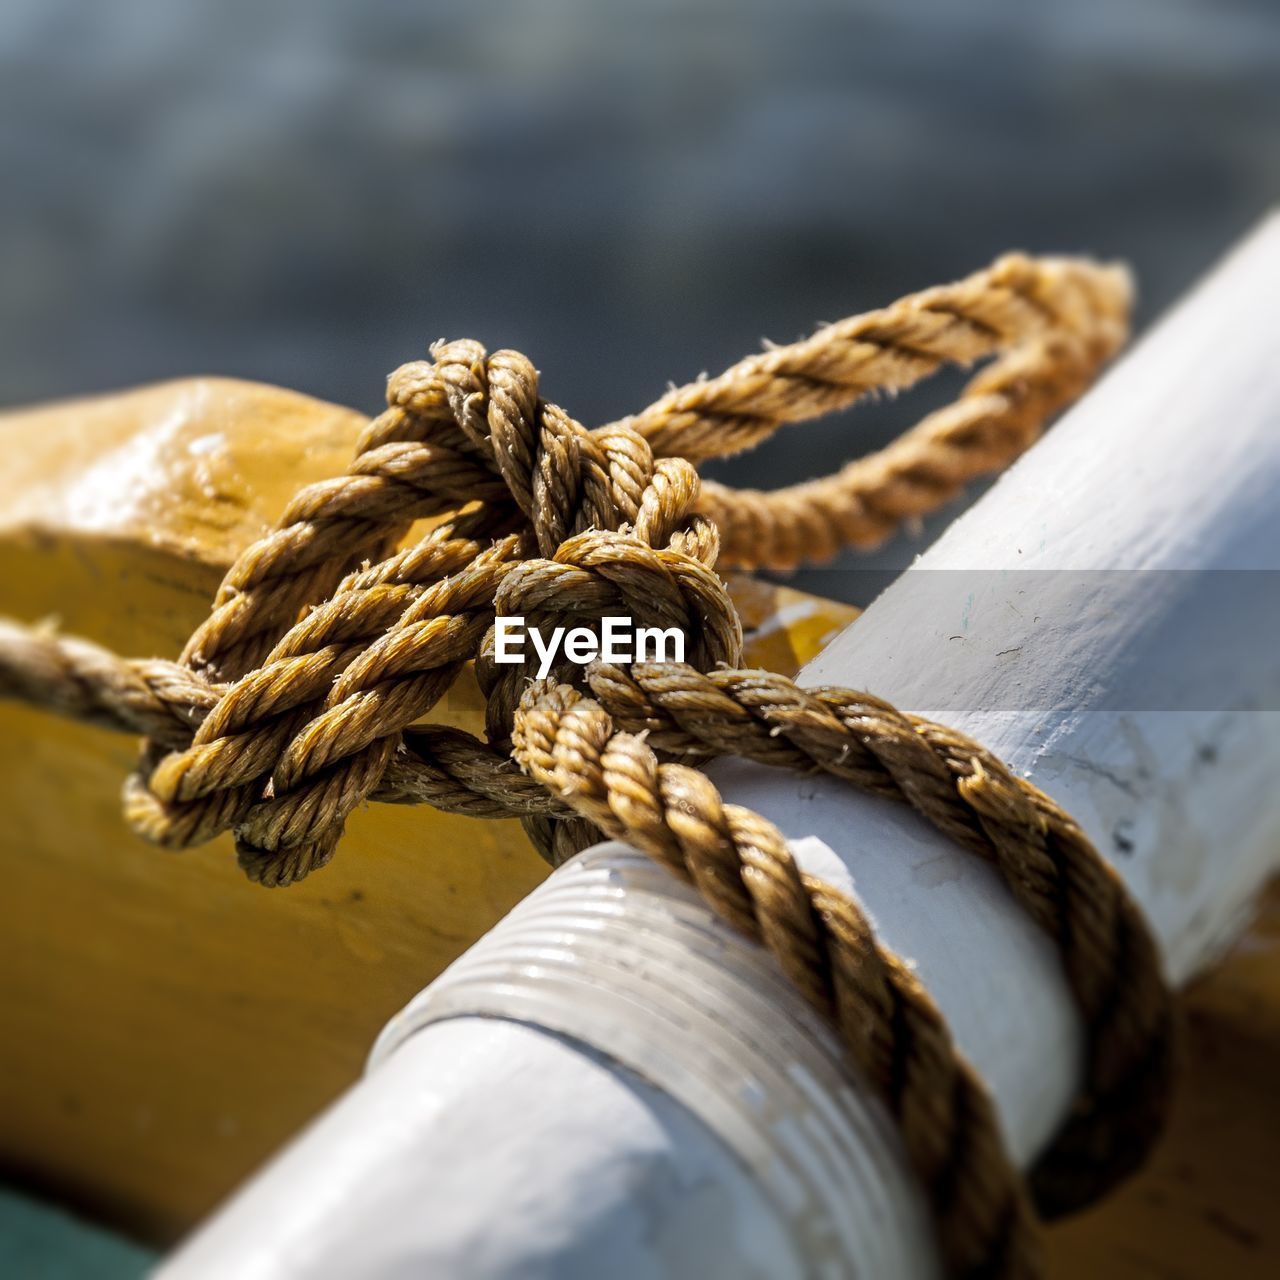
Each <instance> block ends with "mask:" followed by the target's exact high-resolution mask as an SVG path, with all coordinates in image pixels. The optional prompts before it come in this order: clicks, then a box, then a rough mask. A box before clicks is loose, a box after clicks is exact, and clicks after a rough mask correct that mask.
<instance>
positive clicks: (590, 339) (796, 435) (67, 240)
mask: <svg viewBox="0 0 1280 1280" xmlns="http://www.w3.org/2000/svg"><path fill="white" fill-rule="evenodd" d="M1278 123H1280V6H1278V5H1277V4H1275V3H1274V0H1073V3H1069V4H1064V3H1056V4H1042V3H1029V2H1028V0H968V2H967V3H956V0H876V2H874V3H865V2H864V3H852V2H849V0H845V2H840V0H686V2H685V3H677V2H676V0H665V2H664V0H647V2H640V0H635V2H632V0H594V2H593V0H509V2H507V3H485V2H483V0H469V2H467V3H460V2H456V0H453V2H450V3H436V4H432V3H400V2H398V0H362V2H361V3H358V4H357V3H347V2H344V0H284V2H277V3H271V4H264V3H261V0H187V2H185V3H175V2H174V0H117V2H116V3H111V4H104V3H102V2H101V0H5V4H4V5H3V8H0V175H2V178H0V281H2V282H3V287H2V288H0V403H7V404H15V403H21V402H27V401H34V400H40V399H45V398H50V397H59V396H65V395H69V394H73V393H80V392H90V391H97V390H102V389H107V388H113V387H122V386H128V385H131V384H135V383H138V382H142V381H147V380H151V379H158V378H165V377H170V376H173V375H178V374H187V373H202V372H210V373H222V374H233V375H239V376H244V377H249V378H259V379H264V380H267V381H271V382H277V383H281V384H283V385H286V386H291V387H296V388H299V389H301V390H305V391H308V392H312V393H315V394H317V395H320V396H324V397H328V398H331V399H334V400H338V401H342V402H344V403H348V404H353V405H356V406H359V407H361V408H363V409H365V410H367V411H369V412H375V411H376V410H377V409H378V407H379V401H380V397H381V389H382V384H383V380H384V378H385V375H386V374H387V372H388V371H389V370H390V369H391V368H393V367H394V366H395V365H396V364H398V363H399V362H400V361H402V360H404V359H406V358H410V357H412V356H415V355H418V354H421V353H422V352H423V351H424V348H425V346H426V344H427V342H429V341H430V340H432V339H434V338H437V337H441V336H450V337H460V336H464V335H466V336H475V337H478V338H480V339H481V340H482V341H484V342H485V343H486V344H488V345H489V346H490V347H491V348H492V347H497V346H502V345H512V346H516V347H519V348H521V349H522V350H525V351H526V352H527V353H529V354H530V355H531V356H532V357H533V358H534V360H535V361H536V362H537V364H538V365H539V367H540V368H541V370H542V372H543V377H544V381H543V386H544V390H545V392H546V394H547V395H548V396H550V397H551V398H553V399H556V400H558V401H559V402H560V403H562V404H564V405H565V406H566V407H567V408H568V409H569V410H570V411H571V412H573V413H574V414H575V415H577V416H578V417H579V418H581V419H582V420H583V421H585V422H587V423H588V424H594V423H598V422H601V421H604V420H607V419H609V418H612V417H615V416H618V415H620V414H623V413H625V412H628V411H629V410H632V409H635V408H638V407H640V406H642V405H643V404H645V403H647V402H648V401H649V400H650V399H652V398H653V397H654V396H655V395H657V394H659V393H660V392H661V391H662V390H663V388H664V386H665V385H666V383H667V381H668V380H676V381H683V380H685V379H687V378H690V377H692V376H694V375H696V374H697V373H698V372H699V371H701V370H704V369H705V370H709V371H713V372H714V371H718V370H719V369H720V368H722V367H723V366H724V365H726V364H728V363H730V362H731V361H733V360H734V359H736V358H738V357H739V356H741V355H742V354H744V353H746V352H747V351H750V350H753V349H755V348H756V347H757V346H758V344H759V341H760V339H761V338H762V337H763V336H768V337H770V338H773V339H776V340H779V341H782V340H789V339H791V338H794V337H798V336H800V335H801V334H803V333H805V332H807V331H808V330H809V329H810V328H811V327H812V326H813V324H814V323H815V322H817V321H819V320H824V319H835V318H837V317H838V316H840V315H843V314H846V313H849V312H851V311H856V310H860V309H864V308H866V307H870V306H874V305H878V304H881V303H884V302H888V301H890V300H891V299H892V298H893V297H895V296H896V295H898V294H899V293H901V292H904V291H906V290H909V289H913V288H916V287H919V286H922V285H925V284H929V283H934V282H937V281H940V280H945V279H948V278H952V277H954V276H956V275H959V274H963V273H964V272H966V271H968V270H970V269H973V268H975V267H978V266H980V265H982V264H983V263H984V262H985V261H987V260H988V259H989V258H991V257H992V256H993V255H995V254H997V253H999V252H1001V251H1003V250H1005V249H1008V248H1011V247H1022V248H1027V249H1031V250H1040V251H1089V252H1094V253H1097V254H1100V255H1103V256H1108V257H1111V256H1114V257H1122V258H1126V259H1128V260H1129V261H1130V262H1132V264H1133V265H1134V267H1135V268H1136V270H1137V272H1138V276H1139V280H1140V283H1141V289H1142V301H1141V310H1140V318H1141V319H1142V320H1144V321H1145V320H1147V319H1149V318H1150V317H1151V316H1152V315H1153V314H1154V313H1156V312H1157V311H1159V310H1160V309H1161V308H1162V307H1163V306H1165V305H1166V304H1167V303H1168V302H1169V301H1170V300H1171V299H1172V298H1173V297H1175V296H1176V295H1177V294H1178V293H1179V292H1180V291H1181V290H1183V289H1184V288H1185V287H1186V286H1187V284H1188V283H1189V282H1190V281H1191V280H1192V279H1193V278H1194V277H1195V276H1196V275H1197V274H1198V273H1199V272H1200V271H1202V270H1203V269H1204V268H1205V267H1206V266H1207V265H1208V264H1209V263H1210V262H1211V261H1212V260H1213V259H1214V258H1215V256H1217V255H1218V254H1219V253H1220V252H1221V251H1222V250H1223V249H1224V248H1225V247H1226V246H1227V245H1228V244H1229V243H1230V242H1231V241H1232V240H1233V239H1235V238H1236V237H1238V236H1239V235H1240V234H1241V233H1242V232H1243V231H1244V230H1245V229H1246V228H1247V227H1248V225H1249V224H1250V223H1251V222H1253V221H1254V220H1256V219H1257V218H1258V217H1259V216H1260V214H1261V213H1262V212H1263V211H1264V210H1265V208H1266V207H1267V205H1268V204H1269V203H1270V202H1272V201H1274V200H1275V199H1276V197H1277V194H1278V193H1280V130H1278V129H1277V124H1278ZM949 385H952V386H954V383H952V384H949ZM944 390H945V387H939V388H937V389H935V390H934V391H933V393H932V396H931V395H930V393H928V392H926V393H925V394H924V395H915V396H912V397H906V398H903V399H901V400H900V401H898V402H896V403H894V404H892V405H881V406H876V407H874V408H865V407H860V408H858V409H855V410H854V411H852V413H851V414H849V415H845V416H844V417H843V418H842V419H841V420H838V421H836V422H834V423H831V424H825V425H823V426H820V427H816V428H809V427H804V428H798V429H794V430H792V431H790V432H787V433H786V434H785V436H784V438H783V439H782V440H781V441H778V442H776V443H775V444H774V445H773V446H772V447H769V446H766V447H765V448H764V449H762V450H761V451H759V452H758V453H756V454H754V455H750V456H748V457H746V458H744V459H740V460H736V461H734V462H732V463H729V464H726V465H721V466H720V467H719V468H718V469H717V471H716V473H717V474H719V475H721V476H722V477H726V476H727V477H728V478H731V479H733V480H736V481H738V482H743V483H755V484H762V485H774V484H777V483H781V482H783V481H786V480H795V479H801V478H804V477H806V476H809V475H812V474H815V473H818V472H821V471H825V470H829V469H831V468H832V467H833V466H835V465H837V464H838V463H839V462H840V461H842V460H843V459H844V458H846V457H848V456H851V455H852V454H853V453H855V452H858V451H861V450H863V449H865V448H867V447H870V446H872V445H874V444H876V443H880V442H883V441H884V440H885V439H887V438H888V437H889V436H890V435H892V434H893V432H894V431H896V430H897V429H899V428H901V427H902V426H905V425H907V424H908V423H909V422H910V421H912V420H913V419H914V418H915V417H916V416H917V415H918V414H919V413H920V412H921V411H923V409H925V408H927V407H929V405H930V404H931V403H933V402H935V401H936V400H937V399H938V398H939V397H940V396H941V395H942V394H943V393H944ZM936 524H937V521H935V522H934V526H935V527H936ZM920 545H921V542H920V535H916V536H914V537H911V536H908V537H905V538H899V539H897V540H896V541H895V542H894V543H893V544H892V545H891V546H890V547H889V548H887V549H886V550H885V551H883V552H882V553H881V554H880V555H878V556H876V557H872V558H871V559H869V560H868V559H857V558H853V557H850V558H846V559H845V560H842V561H841V562H840V565H839V566H838V567H837V569H836V571H834V572H832V571H826V572H824V573H820V574H817V575H814V574H809V575H802V577H801V581H802V582H806V583H808V584H809V585H811V586H814V587H816V588H819V589H823V590H827V591H829V592H831V593H833V594H839V595H843V596H845V597H846V598H854V597H859V596H865V595H866V594H868V593H869V591H870V589H871V584H870V583H869V582H862V581H861V580H859V581H858V582H857V583H855V582H854V581H853V580H852V579H847V578H845V577H844V575H845V574H846V573H848V572H849V571H850V569H851V567H853V566H856V565H867V564H869V565H873V566H882V567H883V566H888V565H891V564H901V563H903V562H905V560H906V559H908V558H909V557H910V555H912V554H913V553H914V552H915V551H916V550H918V549H919V547H920Z"/></svg>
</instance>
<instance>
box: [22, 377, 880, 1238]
mask: <svg viewBox="0 0 1280 1280" xmlns="http://www.w3.org/2000/svg"><path fill="white" fill-rule="evenodd" d="M363 421H364V420H363V418H362V417H361V416H360V415H358V414H356V413H354V412H353V411H351V410H348V409H342V408H338V407H335V406H333V405H328V404H322V403H320V402H318V401H315V400H312V399H309V398H308V397H305V396H301V395H298V394H295V393H293V392H289V391H283V390H280V389H278V388H274V387H265V386H257V385H252V384H248V383H242V382H233V381H227V380H217V379H199V380H187V381H181V382H173V383H167V384H164V385H161V386H157V387H149V388H145V389H142V390H139V391H133V392H127V393H122V394H118V395H112V396H105V397H101V398H97V399H92V400H83V401H76V402H70V403H66V404H59V405H53V406H49V407H43V408H39V409H33V410H29V411H21V412H16V413H10V414H7V415H0V431H2V432H3V433H4V438H5V441H6V444H7V446H8V447H7V449H6V456H7V457H8V458H9V459H10V461H9V463H8V466H7V470H6V471H5V472H4V473H0V584H2V585H0V613H5V614H9V615H11V616H16V617H18V618H22V619H26V620H32V621H34V620H36V619H40V618H45V617H52V618H55V619H56V620H57V622H58V624H59V626H60V627H61V628H63V629H64V630H66V631H68V632H72V633H75V634H79V635H83V636H86V637H88V638H90V639H93V640H96V641H99V642H100V643H102V644H105V645H108V646H110V647H111V648H113V649H115V650H117V651H118V652H120V653H124V654H129V655H136V656H153V655H157V656H173V655H176V654H177V653H178V652H179V651H180V649H181V647H182V645H183V642H184V641H185V639H186V637H187V635H188V634H189V633H190V632H191V630H192V629H193V628H194V627H195V625H196V624H197V623H198V622H199V621H200V619H201V618H202V617H203V616H204V615H205V613H206V611H207V609H208V607H209V601H210V599H211V597H212V594H213V591H214V589H215V588H216V586H217V583H218V581H219V579H220V578H221V576H222V573H223V571H224V570H225V568H226V567H227V565H228V563H229V562H230V560H231V559H232V558H233V557H234V555H235V554H236V552H237V551H238V550H239V549H240V548H241V547H243V546H244V545H246V544H247V543H248V542H249V541H251V540H252V539H254V538H256V537H258V536H260V535H261V534H262V533H264V532H265V531H266V530H267V528H268V527H269V526H270V525H271V523H272V522H273V521H274V520H275V519H276V518H277V516H278V514H279V512H280V511H281V510H282V509H283V508H284V506H285V503H286V501H287V500H288V498H289V496H290V495H291V494H292V493H293V491H294V490H295V489H296V488H298V487H299V486H300V485H302V484H305V483H307V482H309V481H312V480H316V479H320V478H322V477H325V476H329V475H334V474H338V473H339V472H340V471H342V470H343V469H344V468H345V465H346V463H347V461H348V460H349V458H350V456H351V453H352V449H353V444H354V440H355V436H356V434H357V432H358V430H359V429H360V427H361V426H362V425H363ZM734 594H735V599H736V600H737V603H738V605H739V608H740V610H741V612H742V614H743V618H744V623H745V624H746V626H747V628H748V660H749V661H750V662H753V663H755V664H757V665H764V666H769V667H771V668H773V669H775V670H781V671H787V672H793V671H794V670H795V669H796V668H797V667H798V666H799V665H800V663H802V662H803V661H806V660H807V659H808V658H809V657H810V656H812V654H813V653H814V652H816V651H817V649H818V647H819V646H820V645H821V643H822V642H823V641H824V640H825V639H826V638H827V637H828V636H829V635H831V634H833V633H834V632H835V631H837V630H839V629H840V628H841V627H842V626H844V625H845V624H846V623H847V622H849V621H850V620H851V619H852V618H853V616H854V614H855V611H854V610H852V609H850V608H848V607H847V606H844V605H837V604H834V603H832V602H828V601H819V600H816V599H814V598H812V597H807V596H803V595H802V594H801V593H799V592H795V591H790V590H788V589H786V588H778V587H773V586H770V585H767V584H764V583H759V582H754V581H752V580H750V579H746V578H740V579H737V580H735V582H734ZM433 718H434V719H438V720H439V719H443V720H448V721H450V722H452V723H455V724H459V725H462V726H464V727H468V728H471V729H473V730H476V731H479V730H480V728H481V706H480V699H479V695H478V692H477V691H476V690H475V688H474V685H467V684H466V683H465V682H464V683H463V684H462V685H461V686H460V688H459V690H458V691H457V692H455V693H452V694H451V695H450V696H449V698H448V699H447V701H446V703H445V705H444V706H443V707H442V708H440V714H438V715H433ZM136 749H137V748H136V743H134V742H132V741H130V740H128V739H124V738H120V737H116V736H113V735H111V734H108V733H105V732H102V731H99V730H94V729H88V728H85V727H83V726H80V725H75V724H71V723H68V722H64V721H60V720H57V719H55V718H53V717H51V716H45V715H42V714H39V713H36V712H33V711H30V710H27V709H25V708H21V707H16V706H5V705H0V806H2V812H3V814H4V818H3V823H4V828H3V829H4V832H5V835H4V839H3V841H2V842H0V884H2V885H3V893H0V1019H2V1020H3V1022H2V1030H0V1116H3V1117H4V1122H3V1125H0V1163H3V1165H5V1166H6V1167H7V1170H8V1172H9V1173H10V1174H11V1175H16V1176H19V1177H21V1178H22V1179H23V1180H25V1181H27V1182H28V1183H34V1184H36V1185H43V1186H46V1187H49V1188H51V1189H54V1190H56V1192H57V1193H58V1194H59V1195H62V1196H68V1197H70V1198H71V1199H73V1200H74V1201H77V1202H79V1203H80V1204H82V1205H84V1206H87V1207H89V1208H91V1209H93V1210H96V1211H97V1212H99V1213H100V1214H102V1215H103V1216H105V1217H106V1218H108V1219H109V1220H111V1221H113V1222H115V1223H116V1224H118V1225H121V1226H124V1227H126V1228H128V1229H131V1230H133V1231H136V1232H139V1233H141V1234H142V1235H144V1236H145V1237H147V1238H150V1239H158V1240H165V1239H169V1238H172V1237H173V1236H174V1235H176V1234H177V1233H179V1232H180V1231H182V1230H183V1229H184V1228H186V1227H187V1226H189V1225H190V1224H191V1223H192V1222H194V1221H195V1220H196V1219H198V1218H199V1217H200V1216H202V1215H203V1214H204V1213H205V1212H207V1211H208V1210H209V1209H210V1208H211V1207H212V1206H213V1204H214V1203H215V1202H216V1201H217V1200H218V1199H219V1198H220V1197H221V1196H223V1195H224V1194H226V1193H227V1192H228V1191H230V1190H231V1188H232V1187H233V1186H234V1185H235V1184H236V1183H237V1182H238V1181H240V1180H241V1179H242V1178H243V1177H245V1176H246V1175H247V1174H248V1173H249V1172H251V1171H252V1169H253V1168H254V1167H255V1166H256V1165H257V1164H258V1163H260V1162H261V1161H262V1160H263V1159H265V1158H266V1157H267V1156H268V1155H269V1154H270V1153H271V1152H272V1151H273V1150H274V1149H275V1148H276V1147H277V1146H278V1145H279V1144H280V1143H281V1142H283V1141H284V1140H285V1139H286V1138H287V1137H288V1136H289V1135H290V1134H291V1133H292V1132H294V1131H295V1130H296V1129H297V1128H299V1127H300V1126H301V1125H302V1124H304V1123H305V1122H306V1121H307V1120H308V1119H309V1118H310V1117H311V1116H312V1115H313V1114H314V1113H315V1112H316V1111H317V1110H318V1109H319V1108H320V1107H322V1106H323V1105H324V1104H325V1103H326V1102H328V1101H329V1100H330V1099H331V1098H332V1097H333V1096H334V1095H335V1094H336V1093H337V1092H338V1091H339V1090H340V1089H341V1088H342V1087H343V1086H345V1085H346V1084H347V1083H349V1082H350V1081H351V1080H352V1079H353V1078H354V1077H355V1076H356V1074H357V1073H358V1072H359V1070H360V1067H361V1063H362V1061H363V1058H364V1055H365V1053H366V1052H367V1050H368V1048H369V1046H370V1044H371V1043H372V1040H373V1037H374V1035H375V1034H376V1032H377V1031H378V1029H379V1027H380V1026H381V1025H382V1023H383V1022H384V1021H385V1020H386V1019H387V1017H389V1016H390V1015H391V1014H392V1013H393V1012H394V1011H395V1010H396V1009H397V1008H398V1007H399V1006H400V1005H401V1004H403V1003H404V1002H405V1001H406V1000H407V999H408V998H409V997H410V996H411V995H412V994H413V993H414V992H416V991H417V990H418V989H419V988H421V987H422V986H423V985H424V984H425V983H426V982H428V981H429V980H430V979H431V978H432V977H433V976H434V975H435V974H436V973H437V972H439V970H440V969H441V968H442V967H443V966H444V965H446V964H447V963H448V962H449V961H450V960H452V959H453V958H454V957H455V956H457V955H458V954H459V953H460V952H461V951H463V950H464V949H465V948H466V947H467V946H468V945H469V944H470V943H471V942H472V941H474V939H475V938H476V937H478V936H479V935H480V934H481V933H482V932H483V931H484V930H485V929H487V928H488V927H489V926H490V925H492V924H493V923H495V922H496V921H497V920H498V919H499V918H500V917H501V916H502V915H503V914H504V913H505V912H506V911H507V910H509V909H510V908H511V907H512V906H513V905H514V904H515V903H516V902H517V901H519V899H520V898H522V897H523V896H524V894H525V893H527V892H528V891H529V889H530V888H532V887H533V886H534V885H535V884H536V883H537V882H538V881H539V880H540V879H541V878H542V876H543V874H544V872H545V868H544V865H543V864H542V862H541V861H540V859H539V858H538V857H537V856H536V855H535V854H534V853H533V851H532V850H531V849H530V847H529V846H528V843H527V841H526V839H525V837H524V834H523V832H522V831H521V830H520V828H519V826H518V825H517V824H515V823H508V822H479V821H472V820H468V819H465V818H458V817H450V816H448V815H444V814H440V813H436V812H433V811H429V810H424V809H407V808H399V807H396V806H388V805H378V806H374V807H372V808H370V809H368V810H365V811H362V812H358V813H356V814H354V815H353V816H352V819H351V821H350V823H349V826H348V833H347V836H346V838H345V840H344V841H343V845H342V848H341V850H340V852H339V854H338V856H337V857H336V858H335V859H334V861H333V863H332V864H331V865H330V866H329V867H327V868H326V869H325V870H324V871H323V872H321V873H319V874H316V875H314V876H313V877H311V878H310V879H308V880H307V881H305V882H304V883H302V884H300V885H298V886H295V887H294V888H291V889H289V890H285V891H280V892H269V891H267V890H264V889H261V888H258V887H256V886H254V885H252V884H250V883H249V882H248V881H246V880H245V878H244V877H243V876H242V875H241V873H240V872H239V870H238V869H237V867H236V864H235V858H234V855H233V852H232V849H231V844H230V839H229V838H224V839H222V840H219V841H217V842H215V843H214V844H212V845H210V846H208V847H206V848H203V849H199V850H195V851H191V852H188V853H182V854H172V853H165V852H163V851H161V850H159V849H156V848H153V847H151V846H149V845H146V844H143V843H142V842H140V841H139V840H138V839H136V838H135V837H134V836H133V835H132V834H131V833H130V832H129V831H128V830H127V828H126V827H125V826H124V823H123V822H122V820H121V818H120V813H119V804H120V786H121V782H122V780H123V779H124V777H125V775H126V774H127V772H128V771H129V769H130V768H131V767H132V766H133V764H134V762H135V755H136Z"/></svg>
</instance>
